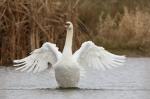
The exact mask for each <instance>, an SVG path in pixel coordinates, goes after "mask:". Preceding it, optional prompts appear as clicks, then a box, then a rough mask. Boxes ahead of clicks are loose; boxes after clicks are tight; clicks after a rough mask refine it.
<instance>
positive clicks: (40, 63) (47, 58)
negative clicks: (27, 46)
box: [14, 42, 61, 73]
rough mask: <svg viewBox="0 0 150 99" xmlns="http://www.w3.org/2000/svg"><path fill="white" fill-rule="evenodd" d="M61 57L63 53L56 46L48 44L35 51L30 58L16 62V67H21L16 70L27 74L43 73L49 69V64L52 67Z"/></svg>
mask: <svg viewBox="0 0 150 99" xmlns="http://www.w3.org/2000/svg"><path fill="white" fill-rule="evenodd" d="M60 57H61V53H60V52H59V51H58V48H57V47H56V45H55V44H52V43H49V42H46V43H44V44H43V45H42V47H41V48H39V49H35V50H34V51H32V52H31V53H30V55H29V56H27V57H25V58H23V59H20V60H14V63H15V64H14V66H20V67H18V68H16V70H20V71H22V72H23V71H27V72H32V71H33V72H34V73H36V72H41V71H43V70H45V69H47V68H48V63H51V64H52V65H53V64H55V63H56V62H57V60H58V59H59V58H60Z"/></svg>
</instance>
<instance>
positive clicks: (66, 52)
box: [63, 29, 73, 57]
mask: <svg viewBox="0 0 150 99" xmlns="http://www.w3.org/2000/svg"><path fill="white" fill-rule="evenodd" d="M72 39H73V29H70V30H67V36H66V42H65V46H64V49H63V56H65V57H66V56H72Z"/></svg>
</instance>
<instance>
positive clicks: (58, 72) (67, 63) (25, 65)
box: [14, 22, 125, 88]
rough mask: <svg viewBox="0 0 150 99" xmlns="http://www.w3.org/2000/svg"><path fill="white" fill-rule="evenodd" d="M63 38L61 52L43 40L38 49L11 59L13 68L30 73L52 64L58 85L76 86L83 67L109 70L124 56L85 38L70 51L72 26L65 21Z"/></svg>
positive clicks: (122, 61)
mask: <svg viewBox="0 0 150 99" xmlns="http://www.w3.org/2000/svg"><path fill="white" fill-rule="evenodd" d="M66 28H67V37H66V42H65V47H64V50H63V53H61V52H59V51H58V48H57V47H56V45H55V44H52V43H49V42H46V43H44V44H43V45H42V47H41V48H39V49H36V50H34V51H33V52H32V53H31V55H30V56H28V57H26V58H24V59H20V60H14V63H16V64H15V65H14V66H21V67H18V68H17V69H16V70H20V71H27V72H31V71H33V72H34V73H36V72H41V71H43V70H45V69H47V68H48V63H51V64H52V67H53V68H54V70H55V77H56V81H57V83H58V85H59V86H60V87H63V88H68V87H77V84H78V82H79V80H80V76H81V74H82V70H83V68H87V67H93V68H97V69H102V70H105V69H107V68H108V69H110V68H112V67H117V66H121V65H123V63H124V62H125V56H118V55H114V54H112V53H110V52H108V51H106V50H105V49H104V48H103V47H98V46H96V45H95V44H94V43H93V42H91V41H87V42H85V43H83V44H82V46H81V48H80V49H79V50H77V51H76V52H75V53H74V54H72V38H73V25H72V23H71V22H67V24H66Z"/></svg>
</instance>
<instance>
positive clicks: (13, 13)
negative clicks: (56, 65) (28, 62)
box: [0, 0, 150, 65]
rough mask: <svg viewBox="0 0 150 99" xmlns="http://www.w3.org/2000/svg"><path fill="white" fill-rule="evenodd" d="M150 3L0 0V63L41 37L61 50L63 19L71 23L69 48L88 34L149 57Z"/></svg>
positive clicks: (32, 46)
mask: <svg viewBox="0 0 150 99" xmlns="http://www.w3.org/2000/svg"><path fill="white" fill-rule="evenodd" d="M148 2H149V1H148V0H144V2H141V0H134V1H132V2H131V0H106V1H103V0H0V65H8V64H9V65H10V64H12V60H13V59H18V58H22V57H25V56H27V55H29V53H30V52H31V51H32V50H34V49H36V48H39V47H40V46H41V45H42V44H43V42H48V41H49V42H52V43H56V44H57V46H58V47H59V48H60V50H61V51H62V49H63V46H64V41H65V36H66V33H65V32H66V31H65V29H64V27H63V25H64V23H65V22H66V21H72V22H73V24H74V27H75V28H74V31H75V35H74V41H75V42H74V43H73V44H74V48H73V50H76V49H77V48H79V46H80V45H81V43H82V42H83V41H85V40H89V39H90V40H93V41H95V43H96V44H98V45H101V46H104V47H105V48H106V49H108V50H112V51H114V52H116V53H119V54H128V55H130V54H131V55H130V56H132V55H133V53H135V55H142V56H143V55H147V56H150V46H149V45H150V29H149V27H150V19H149V18H150V13H149V10H148V8H149V5H148V4H149V3H148ZM124 51H126V52H124ZM136 52H138V53H136ZM139 52H140V53H139ZM129 53H130V54H129Z"/></svg>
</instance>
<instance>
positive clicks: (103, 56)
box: [74, 41, 126, 70]
mask: <svg viewBox="0 0 150 99" xmlns="http://www.w3.org/2000/svg"><path fill="white" fill-rule="evenodd" d="M74 59H75V60H76V61H77V62H78V63H79V65H81V66H83V67H86V66H89V67H93V68H96V69H101V70H106V69H111V68H113V67H118V66H122V65H123V64H124V62H125V59H126V57H125V56H119V55H115V54H112V53H110V52H108V51H106V50H105V49H104V48H103V47H99V46H96V45H95V44H94V43H93V42H92V41H87V42H84V43H83V44H82V46H81V48H80V49H79V50H77V51H76V52H75V54H74Z"/></svg>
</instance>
